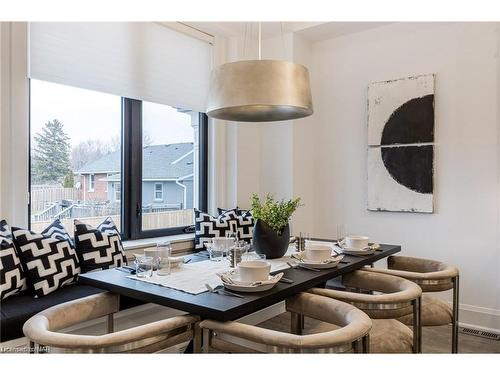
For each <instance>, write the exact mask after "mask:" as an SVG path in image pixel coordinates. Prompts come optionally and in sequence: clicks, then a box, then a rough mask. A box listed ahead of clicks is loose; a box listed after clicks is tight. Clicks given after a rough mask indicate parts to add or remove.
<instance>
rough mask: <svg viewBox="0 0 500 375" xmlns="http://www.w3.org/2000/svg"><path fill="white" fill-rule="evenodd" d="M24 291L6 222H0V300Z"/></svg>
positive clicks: (20, 269) (16, 256) (24, 281)
mask: <svg viewBox="0 0 500 375" xmlns="http://www.w3.org/2000/svg"><path fill="white" fill-rule="evenodd" d="M26 289H27V283H26V277H25V276H24V271H23V269H22V266H21V261H20V259H19V256H18V255H17V251H16V248H15V246H14V242H13V241H12V233H11V231H10V228H9V226H8V225H7V222H6V221H5V220H0V300H4V299H6V298H7V297H10V296H13V295H15V294H18V293H20V292H21V291H23V290H26Z"/></svg>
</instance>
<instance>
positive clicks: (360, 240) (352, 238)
mask: <svg viewBox="0 0 500 375" xmlns="http://www.w3.org/2000/svg"><path fill="white" fill-rule="evenodd" d="M345 246H346V247H347V248H349V249H358V250H362V249H364V248H366V247H368V237H366V236H357V235H349V236H346V238H345Z"/></svg>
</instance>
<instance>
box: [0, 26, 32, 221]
mask: <svg viewBox="0 0 500 375" xmlns="http://www.w3.org/2000/svg"><path fill="white" fill-rule="evenodd" d="M0 28H1V30H2V34H1V39H0V52H1V56H0V60H1V71H0V75H1V86H0V90H1V101H0V145H1V146H0V152H1V153H0V171H1V172H2V173H0V186H1V188H0V202H1V203H0V217H1V218H6V219H8V221H9V224H11V225H16V226H26V225H27V224H28V142H29V138H28V117H29V113H28V112H29V105H28V103H29V101H28V79H27V69H28V65H27V63H28V59H27V41H28V27H27V24H26V23H25V22H0ZM14 151H15V156H14Z"/></svg>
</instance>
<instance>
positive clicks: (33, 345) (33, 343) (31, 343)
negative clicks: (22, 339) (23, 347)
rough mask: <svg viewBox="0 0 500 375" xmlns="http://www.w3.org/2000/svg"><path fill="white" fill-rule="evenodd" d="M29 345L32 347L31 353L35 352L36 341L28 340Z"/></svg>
mask: <svg viewBox="0 0 500 375" xmlns="http://www.w3.org/2000/svg"><path fill="white" fill-rule="evenodd" d="M28 345H29V348H30V354H35V342H34V341H31V340H29V341H28Z"/></svg>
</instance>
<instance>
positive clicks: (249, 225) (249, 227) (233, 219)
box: [218, 207, 254, 242]
mask: <svg viewBox="0 0 500 375" xmlns="http://www.w3.org/2000/svg"><path fill="white" fill-rule="evenodd" d="M218 219H219V220H227V221H229V225H230V228H231V231H232V232H234V231H235V230H237V231H238V238H239V239H240V240H245V241H247V242H250V240H251V239H252V236H253V226H254V222H253V217H252V213H251V212H250V211H242V210H240V209H238V207H237V208H236V209H233V210H225V211H223V213H221V214H220V215H219V216H218Z"/></svg>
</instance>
